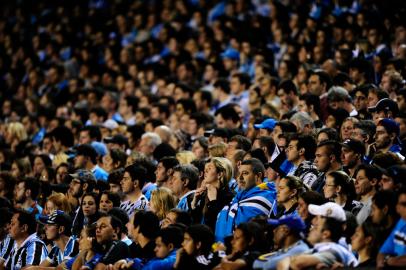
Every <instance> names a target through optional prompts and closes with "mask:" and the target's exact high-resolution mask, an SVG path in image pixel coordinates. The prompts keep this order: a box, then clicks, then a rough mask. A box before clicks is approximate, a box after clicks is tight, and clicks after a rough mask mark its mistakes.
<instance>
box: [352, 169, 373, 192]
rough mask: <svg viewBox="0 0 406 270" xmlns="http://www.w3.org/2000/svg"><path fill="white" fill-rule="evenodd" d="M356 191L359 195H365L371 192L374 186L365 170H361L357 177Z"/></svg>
mask: <svg viewBox="0 0 406 270" xmlns="http://www.w3.org/2000/svg"><path fill="white" fill-rule="evenodd" d="M354 186H355V192H356V193H357V195H361V196H362V195H365V194H367V193H368V192H370V191H371V190H372V188H373V186H372V184H371V181H370V180H369V179H368V177H367V176H366V174H365V170H359V171H358V173H357V176H356V177H355V183H354Z"/></svg>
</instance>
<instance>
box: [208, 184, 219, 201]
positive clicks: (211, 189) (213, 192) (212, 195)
mask: <svg viewBox="0 0 406 270" xmlns="http://www.w3.org/2000/svg"><path fill="white" fill-rule="evenodd" d="M206 188H207V197H208V198H209V201H214V200H217V188H216V187H215V186H213V185H211V184H207V185H206Z"/></svg>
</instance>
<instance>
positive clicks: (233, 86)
mask: <svg viewBox="0 0 406 270" xmlns="http://www.w3.org/2000/svg"><path fill="white" fill-rule="evenodd" d="M230 90H231V93H232V94H233V95H238V94H240V93H241V92H242V91H243V90H244V89H242V85H241V83H240V80H239V79H238V78H237V77H232V78H231V80H230Z"/></svg>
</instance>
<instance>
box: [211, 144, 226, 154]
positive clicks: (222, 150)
mask: <svg viewBox="0 0 406 270" xmlns="http://www.w3.org/2000/svg"><path fill="white" fill-rule="evenodd" d="M226 151H227V144H225V143H223V142H221V143H216V144H213V145H210V146H209V156H210V157H225V155H226Z"/></svg>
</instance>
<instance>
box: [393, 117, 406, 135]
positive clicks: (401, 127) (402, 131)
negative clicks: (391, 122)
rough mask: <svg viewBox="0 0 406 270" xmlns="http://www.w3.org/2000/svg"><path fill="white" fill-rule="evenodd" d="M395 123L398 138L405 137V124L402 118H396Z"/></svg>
mask: <svg viewBox="0 0 406 270" xmlns="http://www.w3.org/2000/svg"><path fill="white" fill-rule="evenodd" d="M395 121H396V122H397V123H398V124H399V131H400V132H399V137H400V138H404V137H405V136H406V123H405V121H404V120H403V119H402V118H399V117H396V118H395Z"/></svg>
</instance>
